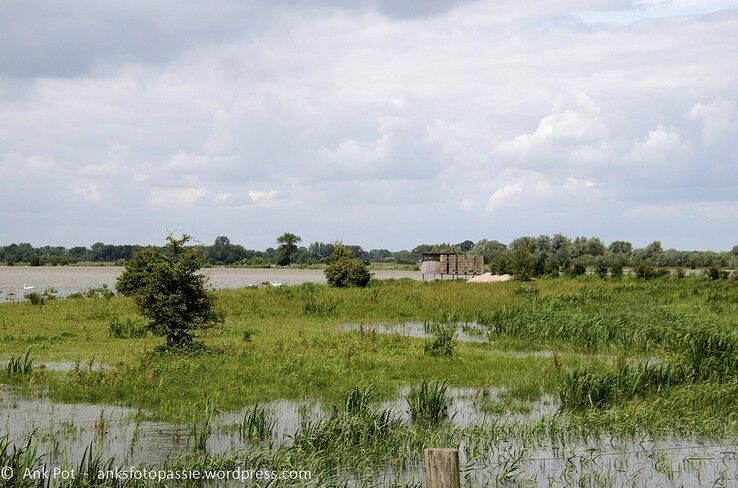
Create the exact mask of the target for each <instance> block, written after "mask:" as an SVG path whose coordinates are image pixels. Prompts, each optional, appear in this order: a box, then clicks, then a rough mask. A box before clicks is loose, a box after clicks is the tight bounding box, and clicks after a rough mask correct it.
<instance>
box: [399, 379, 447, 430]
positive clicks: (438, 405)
mask: <svg viewBox="0 0 738 488" xmlns="http://www.w3.org/2000/svg"><path fill="white" fill-rule="evenodd" d="M405 400H406V401H407V404H408V411H409V413H410V418H411V419H412V420H413V421H414V422H428V423H431V424H434V423H438V422H441V421H443V420H446V419H447V418H448V409H449V408H450V407H451V397H450V396H449V394H448V383H447V382H445V381H431V382H427V381H425V380H423V382H422V383H421V384H420V385H419V386H417V387H413V388H411V389H410V392H409V393H408V394H407V395H406V396H405Z"/></svg>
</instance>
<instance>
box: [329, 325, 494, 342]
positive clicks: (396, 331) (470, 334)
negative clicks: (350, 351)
mask: <svg viewBox="0 0 738 488" xmlns="http://www.w3.org/2000/svg"><path fill="white" fill-rule="evenodd" d="M339 330H341V331H343V332H361V333H362V334H389V335H399V336H403V337H416V338H419V339H430V338H433V337H435V335H434V334H433V332H432V330H430V329H429V328H428V326H427V325H426V323H425V322H402V323H399V324H364V323H357V324H345V325H342V326H340V327H339ZM486 334H487V332H486V330H485V329H484V328H483V327H482V326H481V325H479V324H475V323H471V322H470V323H463V324H457V326H456V339H458V340H459V341H461V342H487V335H486Z"/></svg>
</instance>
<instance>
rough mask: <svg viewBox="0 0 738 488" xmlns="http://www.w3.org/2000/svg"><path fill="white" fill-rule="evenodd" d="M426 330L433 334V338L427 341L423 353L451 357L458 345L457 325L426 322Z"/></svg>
mask: <svg viewBox="0 0 738 488" xmlns="http://www.w3.org/2000/svg"><path fill="white" fill-rule="evenodd" d="M425 331H426V332H428V333H431V334H433V336H434V337H433V339H429V340H427V341H425V344H424V346H423V354H425V355H426V356H434V357H440V356H445V357H451V356H453V354H454V348H455V347H456V343H457V340H456V325H454V324H438V323H431V322H426V323H425Z"/></svg>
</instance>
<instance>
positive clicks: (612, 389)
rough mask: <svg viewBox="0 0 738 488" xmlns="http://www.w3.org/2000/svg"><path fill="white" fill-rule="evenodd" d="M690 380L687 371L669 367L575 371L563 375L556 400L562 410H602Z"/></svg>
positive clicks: (691, 376)
mask: <svg viewBox="0 0 738 488" xmlns="http://www.w3.org/2000/svg"><path fill="white" fill-rule="evenodd" d="M691 381H693V374H692V372H691V371H690V370H689V368H685V367H683V366H681V365H671V364H649V363H645V364H639V365H635V366H631V365H624V366H621V367H619V368H618V369H616V370H604V371H601V370H596V369H594V368H584V369H577V370H573V371H570V372H567V373H565V374H564V377H563V381H562V384H561V389H560V390H559V398H560V399H561V405H562V406H563V407H565V408H568V409H572V410H576V409H581V408H589V407H595V408H603V407H607V406H612V405H613V404H615V403H618V402H622V401H626V400H630V399H633V398H637V397H643V396H646V395H649V394H652V393H654V392H658V391H660V390H661V389H663V388H668V387H672V386H678V385H682V384H685V383H688V382H691Z"/></svg>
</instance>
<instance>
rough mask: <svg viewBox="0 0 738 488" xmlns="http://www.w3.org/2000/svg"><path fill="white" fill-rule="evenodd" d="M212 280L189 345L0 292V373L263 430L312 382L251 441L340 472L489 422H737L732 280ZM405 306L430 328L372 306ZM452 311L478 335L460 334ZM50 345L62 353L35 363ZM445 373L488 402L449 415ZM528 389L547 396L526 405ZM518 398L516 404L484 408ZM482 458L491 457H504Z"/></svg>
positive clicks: (493, 437) (724, 432)
mask: <svg viewBox="0 0 738 488" xmlns="http://www.w3.org/2000/svg"><path fill="white" fill-rule="evenodd" d="M215 293H216V295H217V306H218V308H219V309H220V310H222V311H223V312H224V313H225V317H226V318H225V322H224V323H223V324H222V325H219V326H218V327H215V328H213V329H209V330H207V331H204V332H202V333H201V334H200V338H201V339H202V340H203V341H204V342H205V344H206V345H207V349H206V352H204V353H201V354H193V355H178V354H171V353H160V352H156V351H155V349H156V347H157V346H158V345H160V344H161V343H162V342H163V339H162V338H159V337H154V336H152V335H151V334H150V333H147V332H146V329H145V323H144V322H143V319H142V318H141V317H139V316H138V315H137V314H136V311H135V308H134V305H133V303H132V301H131V300H130V299H128V298H124V297H119V296H114V297H108V298H105V297H103V296H101V295H100V294H97V295H95V294H94V293H93V294H90V297H85V296H79V297H70V298H64V299H56V300H46V301H45V303H44V304H43V305H32V304H31V303H29V302H27V301H26V302H20V303H6V304H2V305H0V343H1V344H2V351H3V354H4V355H5V358H4V360H5V361H10V363H13V364H14V366H13V367H11V365H10V363H8V364H9V366H8V368H5V369H4V370H3V372H1V373H0V382H2V383H5V384H7V385H13V387H14V388H16V389H17V390H18V391H21V392H23V394H25V395H28V396H33V395H44V396H45V397H48V398H49V399H51V400H52V401H54V402H61V403H66V404H68V403H87V404H106V405H119V406H126V407H133V408H135V409H140V411H141V412H143V413H142V415H144V416H145V417H146V418H149V419H157V420H162V421H168V422H180V423H190V424H192V425H195V426H198V425H199V426H201V427H200V428H201V429H202V425H209V424H208V422H209V421H210V417H211V416H212V415H213V412H238V411H243V410H244V409H249V408H251V407H253V406H254V405H256V407H254V410H253V412H252V414H250V415H251V417H249V419H248V421H247V419H244V422H245V423H246V424H248V425H247V428H246V427H243V425H242V426H241V427H239V428H241V429H244V428H246V431H247V432H262V431H264V430H268V428H267V427H265V425H267V423H266V420H265V418H266V417H267V416H268V412H264V411H261V410H259V407H258V405H265V404H268V403H269V402H270V401H275V400H294V401H296V402H301V401H302V402H304V401H317V402H319V403H320V404H321V405H323V406H324V407H325V410H326V411H329V412H333V413H332V414H331V415H329V417H327V418H325V419H324V420H323V421H321V422H318V423H317V424H313V425H306V426H304V427H303V428H302V429H301V430H300V431H299V432H297V433H296V435H295V436H294V438H293V439H292V441H291V442H290V443H289V445H288V446H270V447H269V449H267V451H265V452H267V453H268V454H264V453H262V455H263V456H266V457H265V458H263V459H268V461H269V462H270V463H272V464H275V465H279V466H295V465H300V462H303V463H307V464H308V465H309V466H312V467H313V469H315V470H318V471H321V472H324V473H331V475H330V476H327V477H326V478H325V480H328V481H326V484H333V483H338V481H336V480H340V479H343V478H341V476H344V475H345V473H346V472H351V473H353V472H360V473H367V472H369V473H376V472H377V470H382V469H387V468H388V467H392V468H393V469H405V468H407V467H408V466H412V465H413V464H412V463H417V461H418V460H419V459H421V458H420V456H421V455H422V449H423V448H424V447H427V446H429V445H439V444H441V445H445V446H459V445H463V446H464V449H465V451H464V452H465V456H466V459H473V458H474V456H475V455H476V456H478V457H480V458H483V459H490V456H491V454H490V451H489V450H490V449H499V446H498V445H497V443H498V441H499V439H500V438H507V439H510V438H515V439H518V440H519V441H521V442H523V441H525V442H523V445H526V446H528V448H530V447H531V446H532V445H536V443H537V442H539V441H540V440H541V439H542V438H546V439H549V440H550V439H554V438H556V439H559V440H561V442H563V441H564V440H565V439H573V438H577V439H581V438H587V437H588V436H593V435H598V436H599V435H608V436H613V437H622V436H626V437H628V436H629V437H631V438H632V437H633V436H638V435H649V436H654V437H670V436H671V437H673V436H677V437H680V438H696V439H707V438H712V439H715V438H717V439H725V438H734V437H735V434H736V433H738V408H737V407H738V281H736V280H728V279H723V280H714V281H710V280H707V279H705V278H702V277H687V278H676V277H662V278H656V279H652V280H638V279H635V278H630V277H625V278H622V279H611V278H606V279H600V278H596V277H592V276H583V277H578V278H542V279H538V280H536V281H533V282H527V283H521V282H505V283H494V284H473V283H466V282H461V281H443V282H417V281H412V280H386V281H372V282H371V284H370V286H369V287H367V288H364V289H359V288H346V289H336V288H329V287H327V286H324V285H315V284H303V285H299V286H282V287H258V288H245V289H239V290H222V291H217V292H215ZM408 322H416V323H419V324H422V327H423V328H424V330H425V331H427V337H426V338H418V337H406V336H403V335H401V334H383V333H380V331H381V327H380V326H381V325H382V324H384V325H391V324H402V323H408ZM464 330H468V331H469V334H470V335H472V336H473V337H474V338H476V340H474V341H472V342H468V341H462V340H460V338H461V333H462V332H463V331H464ZM26 354H27V358H26V359H24V357H25V356H24V355H26ZM24 361H25V362H26V363H27V362H31V365H30V367H29V368H25V369H24V367H23V364H24ZM59 363H70V365H69V367H68V368H63V369H68V371H54V370H53V369H54V368H52V367H50V366H49V367H44V364H48V365H51V364H59ZM89 364H99V365H102V367H89V366H88V365H89ZM408 388H411V390H410V393H409V394H407V396H406V398H407V404H408V407H407V408H408V409H409V413H410V417H409V419H410V420H401V419H396V418H390V416H389V415H388V414H387V415H388V416H387V417H386V418H385V417H383V415H385V414H384V413H382V412H381V409H380V405H381V402H382V401H390V400H396V399H398V398H402V397H403V395H405V394H406V392H407V389H408ZM453 388H459V389H467V390H468V391H470V392H472V393H471V394H472V395H473V396H474V398H475V399H476V400H475V402H476V403H475V405H476V408H478V409H479V410H480V411H483V412H485V413H486V414H487V415H489V418H488V420H487V421H485V422H480V423H477V424H475V425H471V426H469V425H466V426H464V427H463V428H461V427H459V426H456V425H454V424H453V422H450V421H444V418H445V416H446V415H447V412H446V411H447V410H448V405H449V404H448V402H447V398H446V396H448V394H447V393H446V389H453ZM449 391H450V390H449ZM489 391H501V392H502V394H500V395H497V396H493V395H488V394H487V392H489ZM403 392H405V393H403ZM543 401H547V402H549V404H550V406H551V409H552V410H551V411H550V412H549V413H547V414H546V415H543V416H541V417H538V418H535V419H534V418H525V415H526V414H527V413H529V412H530V411H531V409H534V408H535V406H536V405H537V404H540V402H543ZM258 414H261V417H259V415H258ZM515 414H517V415H519V416H521V419H520V421H517V422H512V423H504V425H503V424H502V423H500V422H498V421H496V420H495V418H496V417H497V416H500V418H505V416H510V415H515ZM259 418H261V421H259ZM423 419H425V420H423ZM429 419H430V420H429ZM195 430H197V428H196V429H195ZM472 440H473V442H472ZM526 443H527V444H526ZM206 444H207V443H206V442H205V441H203V442H202V443H201V445H202V446H205V445H206ZM249 453H250V454H248V456H253V451H249ZM475 453H476V454H475ZM498 454H499V452H498ZM508 454H509V453H508ZM198 455H199V456H202V455H204V454H203V453H202V452H200V454H198ZM223 455H225V454H223ZM198 459H200V461H202V458H198ZM248 459H251V460H252V461H253V459H252V458H250V457H248ZM260 459H262V458H260ZM263 459H262V460H263ZM306 459H309V460H310V461H309V462H308V461H305V460H306ZM198 462H199V461H198ZM485 462H486V461H485ZM511 462H512V461H511ZM518 462H520V461H518ZM488 469H489V470H490V473H495V474H494V476H498V475H499V474H500V469H501V468H500V465H499V463H498V464H496V465H494V466H492V467H490V466H488ZM516 469H518V470H520V467H519V466H518V468H516ZM613 469H614V468H613ZM516 472H517V471H516ZM613 472H615V471H613ZM339 474H340V476H339ZM513 474H514V473H513ZM332 476H333V477H332ZM490 476H492V474H490ZM511 476H512V475H511ZM516 476H518V475H515V476H513V478H511V479H513V480H517V482H520V484H522V485H525V483H522V481H521V479H522V478H516ZM490 479H491V478H490ZM495 479H496V478H495ZM498 481H499V480H498ZM616 484H617V483H616Z"/></svg>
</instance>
